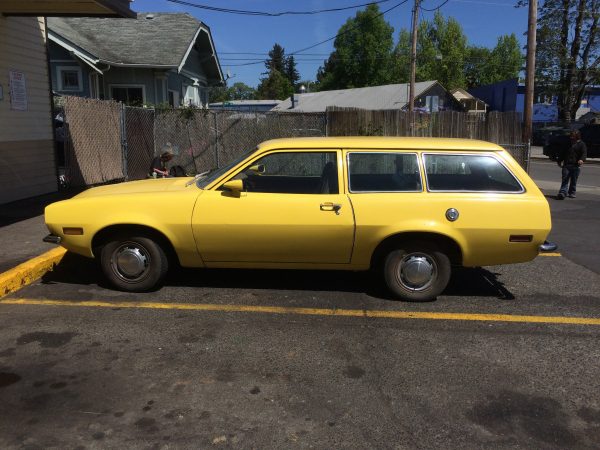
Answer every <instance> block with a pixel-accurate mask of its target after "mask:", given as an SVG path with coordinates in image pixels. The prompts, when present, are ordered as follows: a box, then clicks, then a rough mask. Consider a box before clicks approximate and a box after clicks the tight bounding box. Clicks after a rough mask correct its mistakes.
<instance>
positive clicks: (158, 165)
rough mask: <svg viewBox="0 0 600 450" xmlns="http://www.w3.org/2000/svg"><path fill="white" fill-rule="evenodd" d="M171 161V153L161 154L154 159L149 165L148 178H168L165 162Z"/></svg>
mask: <svg viewBox="0 0 600 450" xmlns="http://www.w3.org/2000/svg"><path fill="white" fill-rule="evenodd" d="M171 159H173V153H171V152H163V153H161V155H160V156H157V157H156V158H154V159H153V160H152V164H151V165H150V173H149V176H151V177H153V178H166V177H168V176H169V171H168V170H167V162H169V161H171Z"/></svg>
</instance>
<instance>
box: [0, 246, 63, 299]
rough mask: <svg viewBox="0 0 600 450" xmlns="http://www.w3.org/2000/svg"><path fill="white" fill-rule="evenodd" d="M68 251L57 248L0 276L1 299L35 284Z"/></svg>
mask: <svg viewBox="0 0 600 450" xmlns="http://www.w3.org/2000/svg"><path fill="white" fill-rule="evenodd" d="M66 252H67V251H66V250H65V249H64V248H63V247H56V248H53V249H52V250H50V251H49V252H46V253H44V254H43V255H40V256H36V257H35V258H32V259H30V260H29V261H25V262H24V263H23V264H19V265H18V266H17V267H13V268H12V269H10V270H7V271H6V272H4V273H2V274H0V298H1V297H4V296H5V295H8V294H10V293H11V292H15V291H17V290H19V289H21V288H22V287H24V286H27V285H28V284H31V283H33V282H34V281H35V280H37V279H38V278H41V277H43V276H44V274H45V273H46V272H50V271H51V270H52V269H54V266H55V265H56V264H58V263H59V262H60V261H61V260H62V258H63V256H64V255H65V253H66Z"/></svg>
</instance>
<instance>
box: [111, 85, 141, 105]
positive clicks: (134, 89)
mask: <svg viewBox="0 0 600 450" xmlns="http://www.w3.org/2000/svg"><path fill="white" fill-rule="evenodd" d="M110 96H111V98H112V99H113V100H116V101H118V102H123V103H125V104H126V105H129V106H142V105H143V104H144V97H145V95H144V86H111V87H110Z"/></svg>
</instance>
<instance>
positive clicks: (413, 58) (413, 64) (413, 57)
mask: <svg viewBox="0 0 600 450" xmlns="http://www.w3.org/2000/svg"><path fill="white" fill-rule="evenodd" d="M419 3H420V0H415V6H414V8H413V12H412V13H413V16H412V38H411V42H410V47H411V48H410V91H409V94H408V112H410V113H412V112H413V111H414V109H415V78H416V72H417V26H418V22H419ZM411 123H412V120H411Z"/></svg>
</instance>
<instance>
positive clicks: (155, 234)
mask: <svg viewBox="0 0 600 450" xmlns="http://www.w3.org/2000/svg"><path fill="white" fill-rule="evenodd" d="M125 232H126V233H127V234H129V235H132V236H133V235H137V236H144V237H147V238H150V239H152V240H154V241H155V242H156V243H157V244H159V245H160V246H161V247H162V249H163V250H164V252H165V253H166V255H167V258H169V261H171V262H177V263H179V257H178V255H177V252H176V251H175V247H174V246H173V243H172V242H171V241H170V240H169V238H167V236H165V234H164V233H162V232H161V231H159V230H157V229H156V228H152V227H150V226H147V225H138V224H126V223H123V224H115V225H109V226H107V227H104V228H102V229H101V230H99V231H98V232H96V234H95V235H94V237H93V238H92V253H93V254H94V256H96V255H98V254H99V249H100V248H101V247H102V246H103V245H104V244H105V243H106V242H108V240H109V239H110V238H111V237H112V236H114V235H116V234H119V233H125Z"/></svg>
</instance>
